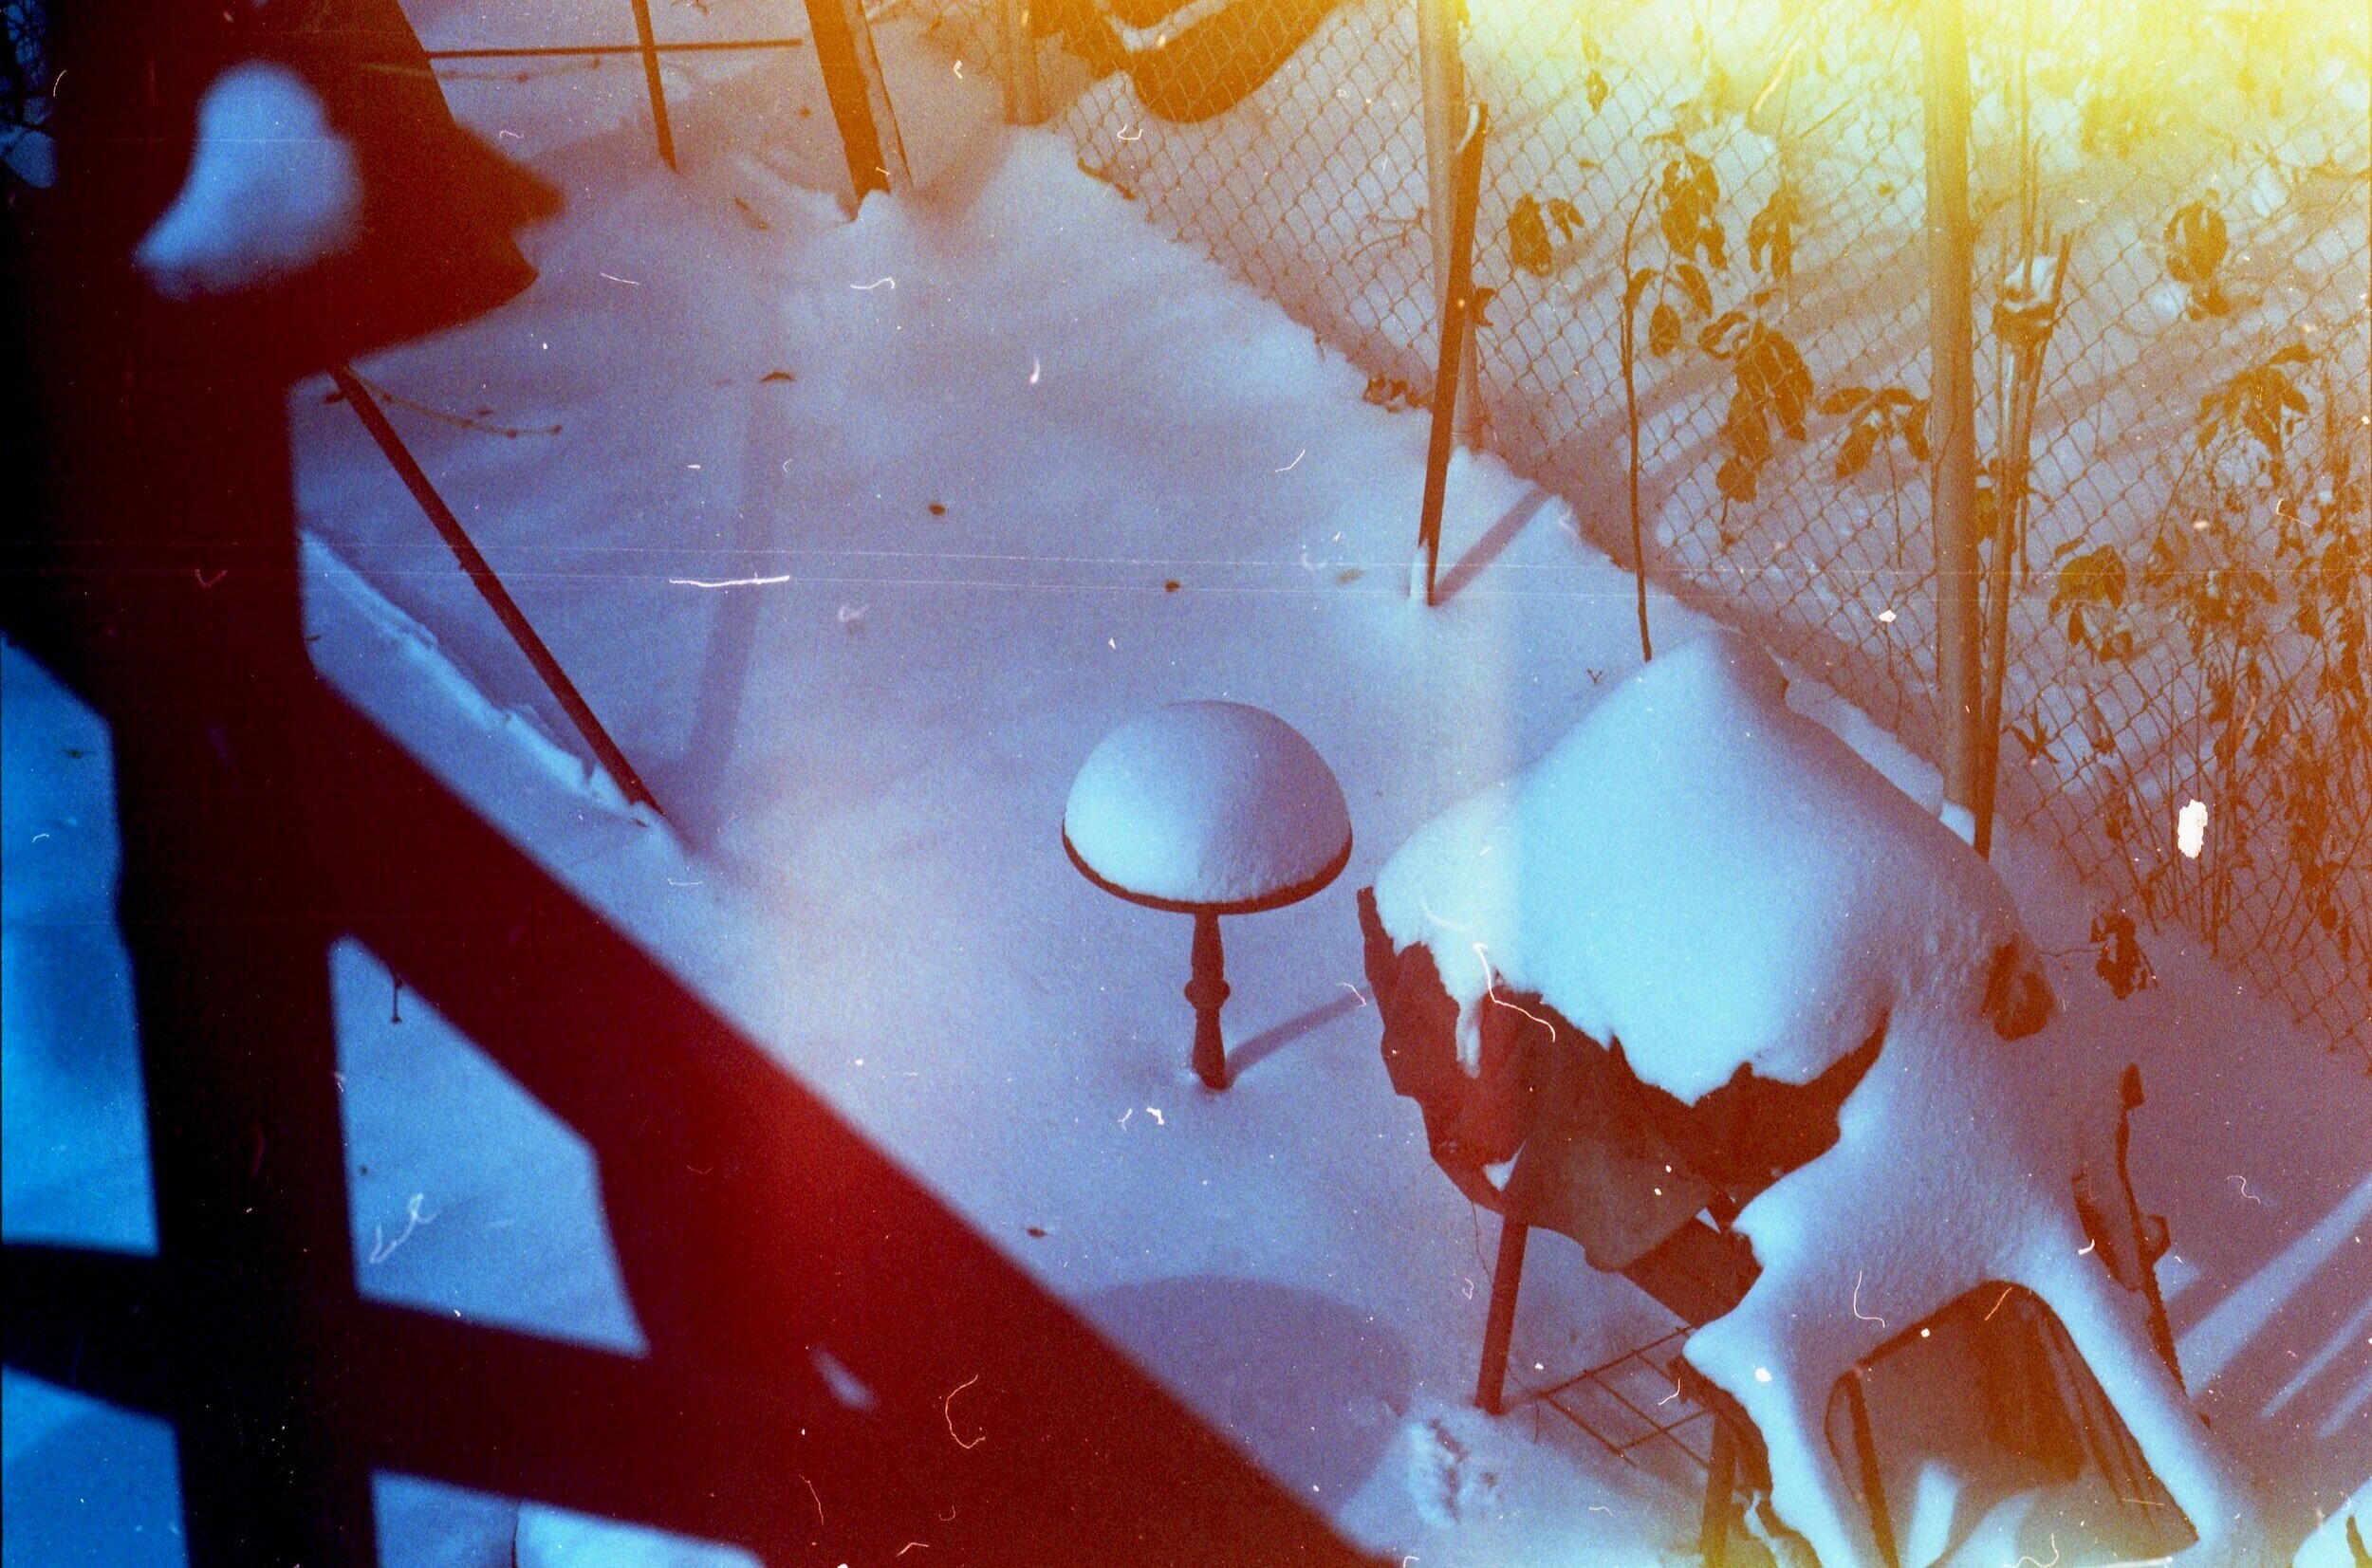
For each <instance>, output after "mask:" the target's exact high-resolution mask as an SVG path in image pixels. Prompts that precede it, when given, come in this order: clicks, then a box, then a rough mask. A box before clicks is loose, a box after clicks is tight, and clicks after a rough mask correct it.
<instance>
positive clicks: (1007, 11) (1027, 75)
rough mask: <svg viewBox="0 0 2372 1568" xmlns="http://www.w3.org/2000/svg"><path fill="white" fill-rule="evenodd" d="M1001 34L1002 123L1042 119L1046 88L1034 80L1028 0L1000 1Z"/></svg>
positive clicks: (1035, 46)
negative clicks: (1002, 76)
mask: <svg viewBox="0 0 2372 1568" xmlns="http://www.w3.org/2000/svg"><path fill="white" fill-rule="evenodd" d="M997 9H998V14H999V15H1000V16H1001V17H1002V18H1003V21H1004V33H1005V123H1007V124H1008V125H1035V124H1038V123H1039V122H1040V121H1042V120H1045V119H1046V89H1045V87H1044V85H1043V84H1042V83H1040V82H1039V80H1038V41H1037V39H1036V38H1035V37H1034V36H1033V35H1032V34H1031V33H1030V30H1029V0H1000V4H999V6H998V8H997Z"/></svg>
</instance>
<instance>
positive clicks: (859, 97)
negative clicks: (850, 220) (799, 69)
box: [807, 0, 910, 202]
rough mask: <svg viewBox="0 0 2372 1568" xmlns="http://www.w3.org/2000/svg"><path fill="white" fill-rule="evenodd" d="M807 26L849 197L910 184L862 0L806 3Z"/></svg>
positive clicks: (894, 118) (861, 196)
mask: <svg viewBox="0 0 2372 1568" xmlns="http://www.w3.org/2000/svg"><path fill="white" fill-rule="evenodd" d="M807 26H808V28H810V29H812V31H813V32H814V34H815V63H816V65H818V66H819V67H820V68H821V69H822V70H823V72H824V93H825V97H826V98H827V99H829V100H830V101H831V105H832V119H833V120H834V122H835V123H837V124H838V125H839V127H840V142H841V151H842V152H843V154H844V155H845V156H846V157H847V159H848V184H849V190H850V193H851V194H852V195H853V196H854V197H855V199H856V200H857V201H859V202H862V201H863V200H864V198H865V197H866V196H867V195H868V194H871V193H873V192H875V191H891V190H896V189H899V187H902V186H904V185H906V184H908V183H910V176H909V175H908V174H907V171H906V148H905V144H904V142H903V141H902V140H901V139H900V138H899V134H898V119H897V116H896V115H895V114H893V113H892V111H891V108H890V101H889V89H888V87H887V86H886V85H884V84H883V83H882V81H881V62H880V57H879V56H877V55H876V54H875V53H874V52H873V28H872V26H871V24H869V23H868V22H867V21H866V20H865V14H864V4H863V0H807Z"/></svg>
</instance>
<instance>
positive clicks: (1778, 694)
mask: <svg viewBox="0 0 2372 1568" xmlns="http://www.w3.org/2000/svg"><path fill="white" fill-rule="evenodd" d="M1786 691H1787V681H1786V678H1785V677H1784V676H1782V675H1781V674H1780V673H1779V668H1778V666H1777V665H1776V664H1774V663H1773V662H1772V661H1771V659H1770V655H1767V654H1765V653H1764V652H1763V651H1762V650H1761V649H1759V648H1757V647H1755V646H1754V645H1753V644H1751V643H1750V642H1748V641H1747V640H1745V639H1744V638H1742V637H1740V636H1736V635H1735V634H1733V633H1731V632H1727V631H1716V632H1714V633H1713V634H1711V635H1709V636H1704V637H1702V638H1699V639H1698V640H1696V641H1694V642H1691V643H1688V644H1686V645H1684V646H1682V647H1679V648H1676V649H1674V650H1672V651H1671V652H1670V653H1668V654H1665V655H1662V656H1661V657H1659V658H1658V659H1656V660H1655V661H1653V662H1652V663H1650V664H1647V665H1645V666H1642V667H1641V668H1640V670H1639V671H1638V672H1636V673H1633V674H1632V675H1630V676H1629V677H1628V678H1626V679H1625V680H1623V681H1622V682H1621V684H1620V685H1618V686H1617V687H1615V688H1614V689H1613V690H1612V691H1611V692H1608V693H1607V695H1606V696H1605V698H1604V699H1603V701H1602V702H1601V703H1600V704H1599V705H1598V706H1597V708H1595V709H1594V710H1591V712H1590V713H1589V715H1588V716H1587V717H1586V718H1584V720H1583V721H1582V722H1581V723H1580V724H1579V725H1577V726H1576V727H1575V728H1574V729H1572V730H1571V731H1570V732H1569V733H1568V734H1567V735H1566V737H1565V738H1564V739H1563V740H1562V741H1560V742H1558V743H1557V745H1556V746H1555V747H1553V748H1552V749H1551V750H1550V751H1549V752H1548V753H1547V755H1546V756H1545V757H1543V758H1541V759H1540V760H1539V761H1538V762H1536V763H1534V764H1533V765H1531V766H1529V768H1527V769H1525V770H1524V771H1523V772H1522V773H1520V774H1518V775H1517V776H1516V777H1515V778H1513V779H1510V780H1509V781H1507V782H1505V783H1503V784H1498V785H1495V786H1494V787H1492V789H1490V790H1488V791H1486V792H1484V793H1483V794H1481V795H1479V796H1477V797H1475V798H1473V800H1470V801H1467V802H1463V803H1461V804H1459V805H1457V806H1455V807H1453V808H1452V809H1451V810H1449V811H1448V812H1446V813H1444V814H1443V815H1442V816H1440V817H1438V818H1436V820H1435V821H1432V822H1431V823H1429V824H1427V825H1426V826H1425V827H1424V828H1422V829H1420V830H1419V831H1418V833H1417V835H1416V836H1415V837H1414V838H1412V839H1410V840H1409V841H1408V842H1407V843H1406V844H1405V845H1403V846H1402V847H1401V848H1400V850H1399V852H1398V853H1396V854H1395V855H1394V856H1393V857H1392V858H1391V860H1390V861H1389V862H1388V863H1386V865H1385V866H1384V867H1383V869H1382V871H1381V873H1380V874H1379V875H1378V876H1377V877H1376V902H1377V908H1378V912H1379V913H1381V916H1382V919H1383V924H1384V929H1385V930H1386V931H1388V932H1390V933H1391V935H1392V938H1393V940H1394V942H1395V943H1396V944H1398V945H1399V946H1400V947H1403V948H1405V947H1407V946H1409V945H1410V944H1412V943H1417V942H1422V943H1424V944H1426V945H1427V947H1428V948H1429V949H1431V950H1432V951H1433V952H1434V954H1435V955H1436V961H1437V963H1438V965H1439V968H1440V970H1441V973H1442V977H1443V982H1444V984H1445V985H1446V986H1447V987H1449V989H1450V992H1451V994H1452V996H1453V997H1455V999H1456V1000H1457V1002H1458V1003H1459V1005H1460V1008H1461V1013H1460V1024H1459V1048H1460V1052H1461V1054H1462V1055H1463V1056H1464V1057H1465V1058H1466V1060H1467V1061H1468V1065H1469V1067H1470V1069H1471V1068H1472V1066H1473V1051H1474V1046H1475V1040H1476V1034H1475V1028H1474V1022H1475V1018H1476V1012H1475V1009H1476V1008H1477V1007H1478V1006H1479V1005H1481V1003H1482V1000H1483V998H1484V997H1485V995H1486V994H1487V993H1488V992H1489V991H1490V990H1491V989H1492V987H1494V986H1497V987H1505V988H1507V989H1510V990H1513V991H1517V992H1537V993H1538V994H1539V995H1540V996H1541V998H1542V999H1543V1000H1544V1001H1546V1002H1547V1004H1548V1005H1550V1006H1552V1007H1554V1008H1556V1009H1557V1011H1559V1012H1561V1013H1563V1014H1564V1015H1565V1016H1566V1018H1567V1019H1569V1020H1570V1021H1571V1022H1572V1023H1573V1024H1575V1025H1576V1026H1577V1027H1579V1028H1581V1029H1583V1030H1584V1031H1586V1032H1587V1033H1589V1034H1590V1035H1591V1036H1592V1037H1594V1038H1596V1039H1598V1040H1602V1041H1603V1040H1614V1039H1620V1040H1621V1042H1622V1045H1623V1049H1624V1051H1625V1053H1626V1054H1627V1056H1628V1058H1629V1061H1630V1063H1631V1066H1632V1068H1633V1069H1634V1070H1635V1071H1636V1072H1638V1074H1639V1075H1640V1078H1642V1079H1646V1080H1647V1081H1648V1082H1650V1083H1654V1084H1656V1085H1657V1086H1659V1088H1662V1089H1664V1090H1666V1091H1668V1092H1670V1093H1672V1094H1674V1095H1677V1096H1678V1097H1679V1098H1682V1099H1684V1100H1689V1101H1695V1100H1696V1099H1697V1098H1699V1097H1701V1096H1702V1095H1704V1094H1705V1093H1706V1091H1708V1090H1710V1089H1712V1088H1714V1087H1715V1086H1716V1085H1718V1084H1720V1083H1721V1082H1723V1081H1724V1080H1726V1079H1729V1078H1730V1077H1731V1075H1732V1074H1733V1072H1734V1071H1735V1070H1736V1069H1737V1068H1738V1067H1739V1066H1740V1065H1742V1064H1743V1065H1749V1066H1751V1067H1752V1069H1753V1070H1754V1072H1755V1073H1756V1074H1757V1075H1759V1076H1761V1077H1764V1078H1769V1079H1780V1080H1783V1081H1786V1082H1789V1083H1805V1082H1808V1081H1810V1080H1811V1079H1813V1078H1815V1077H1817V1076H1818V1075H1819V1074H1820V1073H1821V1071H1822V1070H1823V1069H1824V1068H1825V1067H1827V1066H1829V1065H1830V1064H1831V1063H1832V1062H1834V1061H1836V1060H1837V1059H1838V1058H1840V1057H1842V1056H1844V1055H1845V1054H1847V1053H1849V1052H1850V1051H1852V1050H1853V1049H1854V1048H1855V1047H1856V1046H1858V1045H1860V1044H1861V1043H1862V1042H1864V1041H1866V1040H1868V1039H1869V1038H1870V1036H1871V1034H1872V1033H1873V1032H1875V1031H1876V1030H1877V1029H1878V1028H1879V1026H1880V1025H1881V1024H1882V1023H1883V1022H1884V1021H1885V1020H1886V1019H1887V1018H1888V1017H1889V1016H1890V1015H1891V1014H1893V1013H1894V1012H1895V1011H1896V1010H1897V1009H1899V1007H1900V1006H1901V1005H1903V1004H1904V1003H1905V1002H1906V1001H1907V1000H1909V999H1910V998H1911V997H1913V996H1914V995H1918V994H1921V993H1927V994H1933V993H1935V992H1936V990H1937V987H1947V988H1950V987H1965V988H1967V990H1968V994H1967V996H1966V997H1965V999H1964V1000H1965V1005H1967V1007H1968V1009H1969V1013H1970V1016H1972V1017H1974V1016H1975V1014H1976V1012H1977V1010H1978V1009H1979V1007H1980V1005H1983V1004H1984V997H1985V992H1986V988H1987V979H1988V976H1989V974H1997V973H1998V971H1996V970H1994V968H1993V961H1994V958H1995V955H1996V954H1997V953H1999V952H2000V951H2001V950H2003V948H2004V947H2005V946H2007V945H2010V944H2012V943H2015V944H2017V950H2018V951H2019V952H2020V953H2022V954H2023V953H2026V952H2029V951H2030V949H2029V946H2028V945H2027V944H2025V943H2024V942H2023V940H2022V939H2021V936H2020V931H2019V924H2018V915H2017V911H2016V908H2015V906H2014V905H2013V904H2012V902H2011V897H2010V894H2009V891H2008V890H2007V889H2006V888H2005V887H2003V885H2002V882H2001V878H2000V877H1999V876H1998V875H1996V874H1995V873H1994V871H1993V869H1992V867H1991V866H1990V865H1988V864H1987V863H1986V862H1985V861H1983V860H1981V859H1979V858H1977V857H1976V856H1975V855H1974V853H1973V852H1972V851H1971V850H1970V849H1969V847H1968V846H1967V845H1966V844H1964V843H1962V842H1961V841H1960V840H1959V839H1956V838H1955V837H1954V835H1953V834H1952V832H1951V831H1950V830H1949V829H1947V828H1946V827H1944V826H1943V825H1942V824H1941V823H1939V822H1937V821H1936V820H1935V819H1934V818H1933V817H1931V816H1929V815H1928V814H1927V813H1926V812H1925V811H1923V810H1922V809H1921V808H1920V807H1919V806H1918V803H1917V802H1914V801H1913V800H1912V799H1911V798H1910V797H1909V796H1907V795H1905V794H1903V793H1902V792H1901V791H1900V790H1899V789H1898V788H1896V787H1895V785H1894V784H1890V783H1889V782H1887V780H1886V779H1885V778H1884V777H1883V776H1882V775H1881V774H1880V773H1879V772H1878V771H1877V769H1875V768H1873V767H1871V766H1869V764H1867V763H1866V762H1864V761H1862V759H1861V758H1860V757H1859V756H1857V755H1855V753H1854V752H1853V751H1852V750H1851V748H1849V747H1846V746H1845V744H1844V742H1843V741H1841V740H1839V739H1838V738H1837V737H1836V736H1834V735H1832V734H1831V733H1829V731H1828V730H1826V729H1824V728H1822V727H1821V726H1820V725H1819V724H1817V723H1815V722H1814V721H1812V720H1810V719H1808V718H1806V717H1804V716H1803V715H1802V714H1799V713H1797V712H1795V711H1793V710H1790V709H1789V708H1788V706H1787V703H1786V700H1785V697H1786ZM1494 976H1495V980H1494V978H1493V977H1494ZM2037 1022H2038V1023H2039V1021H2037Z"/></svg>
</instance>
